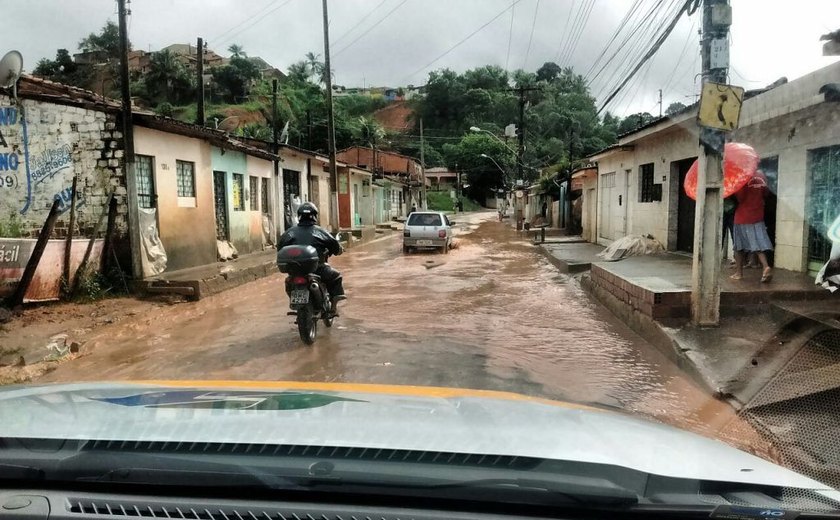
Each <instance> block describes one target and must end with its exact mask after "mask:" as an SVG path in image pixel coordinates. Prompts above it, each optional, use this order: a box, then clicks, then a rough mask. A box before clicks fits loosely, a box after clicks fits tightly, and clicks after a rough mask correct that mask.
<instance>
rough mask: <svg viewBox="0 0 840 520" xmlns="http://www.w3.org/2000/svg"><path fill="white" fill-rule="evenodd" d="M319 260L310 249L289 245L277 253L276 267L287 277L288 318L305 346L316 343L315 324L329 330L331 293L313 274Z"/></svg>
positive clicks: (318, 277)
mask: <svg viewBox="0 0 840 520" xmlns="http://www.w3.org/2000/svg"><path fill="white" fill-rule="evenodd" d="M320 261H321V259H320V258H319V256H318V250H317V249H315V248H314V247H312V246H298V245H291V246H286V247H283V248H281V249H280V251H278V252H277V266H278V267H279V268H280V272H281V273H285V274H287V275H288V276H287V277H286V294H287V295H288V296H289V307H290V308H291V311H290V312H289V313H288V315H289V316H296V317H297V318H296V320H295V323H296V324H297V326H298V332H299V333H300V339H301V340H302V341H303V342H304V343H306V344H307V345H312V344H313V343H315V338H316V337H317V336H318V321H323V322H324V325H325V326H327V327H332V324H333V320H334V319H335V317H336V315H335V313H334V312H333V308H332V301H331V300H330V293H329V291H328V290H327V286H326V284H324V282H323V281H322V280H321V277H320V276H318V275H316V274H315V270H316V269H318V264H319V262H320Z"/></svg>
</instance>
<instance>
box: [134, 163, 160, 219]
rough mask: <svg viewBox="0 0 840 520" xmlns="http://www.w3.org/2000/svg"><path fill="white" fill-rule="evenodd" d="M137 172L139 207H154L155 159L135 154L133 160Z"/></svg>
mask: <svg viewBox="0 0 840 520" xmlns="http://www.w3.org/2000/svg"><path fill="white" fill-rule="evenodd" d="M134 168H135V170H136V174H137V202H138V204H139V206H140V207H141V208H154V207H155V202H156V201H155V198H156V197H155V159H154V157H151V156H148V155H137V156H136V158H135V161H134Z"/></svg>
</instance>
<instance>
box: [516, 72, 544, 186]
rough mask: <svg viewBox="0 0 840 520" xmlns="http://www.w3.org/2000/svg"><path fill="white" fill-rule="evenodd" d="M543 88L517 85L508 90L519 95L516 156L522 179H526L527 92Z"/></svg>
mask: <svg viewBox="0 0 840 520" xmlns="http://www.w3.org/2000/svg"><path fill="white" fill-rule="evenodd" d="M539 90H542V89H540V88H539V87H517V88H511V89H508V92H516V93H517V94H518V95H519V130H518V132H517V134H518V136H517V137H519V150H518V153H517V157H516V162H517V171H518V175H519V178H520V179H524V178H525V176H524V169H523V164H524V163H523V160H522V159H523V156H524V155H525V94H526V93H527V92H532V91H539Z"/></svg>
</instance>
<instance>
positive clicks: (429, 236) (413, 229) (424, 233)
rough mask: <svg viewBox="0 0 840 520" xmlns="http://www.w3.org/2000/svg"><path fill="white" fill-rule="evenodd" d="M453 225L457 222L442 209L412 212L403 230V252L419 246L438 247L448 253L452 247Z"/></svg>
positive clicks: (408, 251)
mask: <svg viewBox="0 0 840 520" xmlns="http://www.w3.org/2000/svg"><path fill="white" fill-rule="evenodd" d="M453 225H455V223H454V222H452V221H450V220H449V218H448V217H447V216H446V215H445V214H443V213H442V212H440V211H415V212H413V213H411V214H410V215H409V216H408V220H406V221H405V229H404V230H403V253H406V254H408V253H410V252H411V250H412V249H418V248H436V249H440V250H441V252H443V253H448V252H449V248H450V247H452V226H453Z"/></svg>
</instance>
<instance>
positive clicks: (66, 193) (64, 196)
mask: <svg viewBox="0 0 840 520" xmlns="http://www.w3.org/2000/svg"><path fill="white" fill-rule="evenodd" d="M53 200H57V201H58V214H59V215H61V214H62V213H64V212H65V211H67V210H68V209H70V202H71V201H72V200H73V188H64V189H63V190H61V191H59V192H58V193H56V194H55V196H54V197H53ZM84 205H85V199H84V198H82V196H81V194H80V193H79V192H76V207H77V208H78V207H80V206H84Z"/></svg>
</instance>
